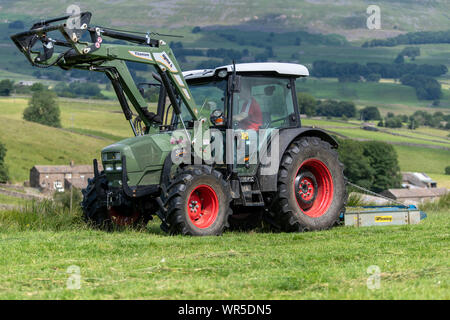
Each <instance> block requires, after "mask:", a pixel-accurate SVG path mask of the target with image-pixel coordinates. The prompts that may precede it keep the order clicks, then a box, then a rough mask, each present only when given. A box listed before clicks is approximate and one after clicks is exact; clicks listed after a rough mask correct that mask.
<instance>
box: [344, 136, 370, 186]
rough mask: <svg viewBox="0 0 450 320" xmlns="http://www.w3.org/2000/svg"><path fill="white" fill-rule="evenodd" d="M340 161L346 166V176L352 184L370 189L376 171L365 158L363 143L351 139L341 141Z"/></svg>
mask: <svg viewBox="0 0 450 320" xmlns="http://www.w3.org/2000/svg"><path fill="white" fill-rule="evenodd" d="M338 152H339V159H340V161H342V163H343V164H344V168H345V169H344V175H345V176H346V177H347V179H349V181H350V182H352V183H355V184H357V185H359V186H361V187H364V188H370V187H371V185H372V184H373V182H374V180H375V176H374V173H375V171H374V170H373V169H372V167H371V166H370V162H369V159H368V158H367V157H366V156H364V148H363V143H361V142H359V141H354V140H350V139H345V140H342V139H339V148H338Z"/></svg>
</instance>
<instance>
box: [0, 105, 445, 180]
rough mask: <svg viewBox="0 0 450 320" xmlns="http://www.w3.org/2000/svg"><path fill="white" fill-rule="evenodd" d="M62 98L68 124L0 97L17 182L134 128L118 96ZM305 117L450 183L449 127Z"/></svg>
mask: <svg viewBox="0 0 450 320" xmlns="http://www.w3.org/2000/svg"><path fill="white" fill-rule="evenodd" d="M58 103H59V106H60V109H61V120H62V121H61V122H62V125H63V129H55V128H50V127H45V126H41V125H38V124H35V123H31V122H26V121H23V120H22V113H23V110H24V109H25V108H26V107H27V104H28V101H27V98H26V97H22V98H20V97H19V98H0V137H1V140H2V142H3V143H5V144H6V147H7V148H8V153H7V157H6V162H7V164H8V165H9V170H10V174H11V178H12V179H13V181H14V182H22V181H25V180H27V179H28V175H29V170H30V168H31V167H32V166H34V165H35V164H67V163H69V162H70V160H72V159H73V160H75V162H77V163H80V164H81V163H83V164H88V163H91V161H92V159H93V158H94V157H98V156H99V153H100V150H101V149H102V148H103V147H105V146H107V145H108V144H111V143H113V142H114V141H118V140H121V139H123V138H125V137H128V136H130V134H131V130H130V128H129V124H128V123H127V121H125V119H124V118H123V115H122V114H121V113H120V111H119V110H120V107H119V106H118V104H117V103H115V102H109V101H92V100H83V99H77V100H75V99H58ZM302 123H303V125H305V126H315V127H320V128H324V129H326V130H329V131H330V133H332V134H339V135H341V136H345V137H348V138H352V139H360V140H377V141H388V142H390V143H393V144H394V148H395V149H396V151H397V153H398V156H399V161H400V167H401V170H403V171H420V172H426V173H429V174H430V175H431V176H432V177H433V178H434V179H436V180H437V181H438V183H439V184H440V185H443V186H449V187H450V179H449V178H448V176H445V175H444V168H445V167H446V166H448V165H449V162H448V159H450V138H449V137H448V131H445V130H439V129H431V128H427V127H421V128H419V129H418V130H414V131H411V130H407V129H384V130H385V132H371V131H366V130H362V129H360V126H361V123H360V122H358V121H348V122H342V121H330V120H317V119H304V120H303V121H302ZM394 134H395V135H394ZM406 144H409V145H406Z"/></svg>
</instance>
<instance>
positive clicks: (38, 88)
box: [30, 82, 48, 92]
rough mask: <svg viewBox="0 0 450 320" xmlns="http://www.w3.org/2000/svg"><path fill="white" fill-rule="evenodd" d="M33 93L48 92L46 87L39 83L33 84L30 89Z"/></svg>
mask: <svg viewBox="0 0 450 320" xmlns="http://www.w3.org/2000/svg"><path fill="white" fill-rule="evenodd" d="M30 90H31V91H33V92H36V91H44V90H48V87H47V86H46V85H44V84H42V83H40V82H36V83H33V84H32V85H31V87H30Z"/></svg>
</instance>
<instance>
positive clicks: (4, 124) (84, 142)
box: [0, 109, 113, 182]
mask: <svg viewBox="0 0 450 320" xmlns="http://www.w3.org/2000/svg"><path fill="white" fill-rule="evenodd" d="M0 110H1V109H0ZM0 137H1V141H2V143H4V144H5V145H6V148H7V149H8V151H7V154H6V158H5V159H6V164H7V166H8V168H9V173H10V177H11V180H12V182H23V181H25V180H28V179H29V172H30V169H31V168H32V167H33V166H34V165H36V164H41V165H45V164H48V165H51V164H54V165H62V164H64V165H66V164H69V162H70V161H71V160H74V161H75V163H78V164H90V163H91V161H92V159H93V158H94V157H97V158H98V157H99V154H100V150H101V149H102V148H103V147H105V146H106V145H108V144H111V143H112V142H113V141H111V140H105V139H97V138H91V137H87V136H84V135H80V134H76V133H70V132H67V131H63V130H60V129H55V128H50V127H46V126H42V125H39V124H35V123H30V122H26V121H23V120H15V119H11V118H8V117H3V116H0Z"/></svg>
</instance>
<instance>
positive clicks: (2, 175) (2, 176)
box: [0, 143, 9, 183]
mask: <svg viewBox="0 0 450 320" xmlns="http://www.w3.org/2000/svg"><path fill="white" fill-rule="evenodd" d="M6 151H7V150H6V147H5V146H4V145H3V144H2V143H0V182H1V183H6V182H8V180H9V175H8V167H7V166H6V164H5V156H6Z"/></svg>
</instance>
